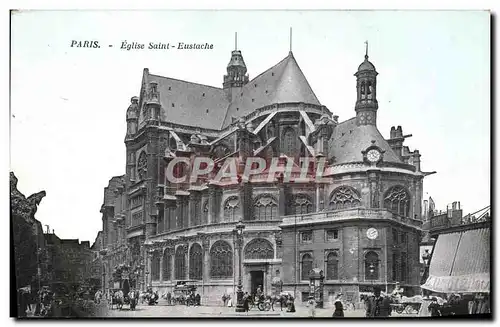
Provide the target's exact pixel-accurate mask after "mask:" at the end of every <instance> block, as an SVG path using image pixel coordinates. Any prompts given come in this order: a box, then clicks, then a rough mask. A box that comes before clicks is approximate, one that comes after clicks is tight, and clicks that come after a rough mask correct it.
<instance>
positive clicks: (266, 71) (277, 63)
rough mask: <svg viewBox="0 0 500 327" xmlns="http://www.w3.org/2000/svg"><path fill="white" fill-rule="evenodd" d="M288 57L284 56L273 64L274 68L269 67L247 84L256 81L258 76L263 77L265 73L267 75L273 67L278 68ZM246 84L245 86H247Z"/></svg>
mask: <svg viewBox="0 0 500 327" xmlns="http://www.w3.org/2000/svg"><path fill="white" fill-rule="evenodd" d="M288 57H290V55H288V56H286V57H285V58H283V59H281V60H280V61H279V62H278V63H277V64H275V65H274V66H271V67H269V68H268V69H266V70H265V71H263V72H262V73H260V74H259V75H257V76H255V77H254V78H252V79H251V80H250V81H249V82H248V84H250V83H251V82H253V81H254V80H256V79H257V78H259V77H260V76H262V75H264V74H265V73H267V72H268V71H270V70H271V69H273V68H274V67H276V66H278V65H279V64H281V63H282V62H283V61H285V60H286V59H288ZM248 84H247V85H248Z"/></svg>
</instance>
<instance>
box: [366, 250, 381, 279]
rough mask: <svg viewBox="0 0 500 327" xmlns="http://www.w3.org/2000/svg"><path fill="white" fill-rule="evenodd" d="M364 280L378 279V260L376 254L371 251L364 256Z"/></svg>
mask: <svg viewBox="0 0 500 327" xmlns="http://www.w3.org/2000/svg"><path fill="white" fill-rule="evenodd" d="M365 279H366V280H376V279H379V260H378V254H377V253H375V252H373V251H368V252H367V253H366V254H365Z"/></svg>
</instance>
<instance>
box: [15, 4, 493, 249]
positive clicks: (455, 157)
mask: <svg viewBox="0 0 500 327" xmlns="http://www.w3.org/2000/svg"><path fill="white" fill-rule="evenodd" d="M290 27H292V28H293V42H292V50H293V53H294V57H295V58H296V60H297V62H298V64H299V66H300V67H301V69H302V71H303V72H304V74H305V76H306V77H307V79H308V81H309V84H310V85H311V87H312V89H313V90H314V92H315V94H316V96H317V97H318V99H319V101H320V102H321V103H322V104H323V105H325V106H327V107H328V108H329V109H330V111H331V112H332V113H333V114H334V115H338V116H339V121H344V120H347V119H349V118H352V117H354V115H355V111H354V104H355V96H356V80H355V77H354V76H353V74H354V73H355V72H356V69H357V67H358V65H359V64H360V63H361V62H362V61H363V59H364V58H363V56H364V53H365V44H364V42H365V41H366V40H368V43H369V56H370V61H371V62H372V63H373V64H374V65H375V67H376V69H377V71H378V73H379V75H378V77H377V78H378V80H377V97H378V102H379V110H378V113H377V127H378V128H379V130H380V131H381V133H382V135H384V136H385V137H386V138H388V137H389V131H390V128H391V126H398V125H401V126H402V128H403V133H404V134H412V135H413V136H412V137H411V138H409V139H407V140H406V141H405V145H407V146H409V147H410V150H415V149H418V150H419V151H420V154H421V155H422V157H421V160H422V165H421V166H422V170H423V171H436V172H437V174H434V175H431V176H428V177H426V178H425V179H424V196H425V197H428V196H432V198H433V199H434V201H435V203H436V207H437V209H442V210H445V209H446V205H447V204H449V203H451V202H454V201H460V202H461V205H462V208H463V210H464V214H466V213H469V212H474V211H476V210H479V209H481V208H483V207H485V206H487V205H489V204H490V160H491V158H490V156H491V153H490V132H491V131H490V16H489V13H488V12H481V11H432V12H431V11H418V12H412V11H406V12H404V11H246V12H243V11H154V12H153V11H26V12H17V13H16V14H14V15H13V17H12V22H11V37H12V40H11V108H10V109H11V117H10V120H11V121H10V124H11V125H10V128H11V130H10V154H11V156H10V166H11V167H10V169H11V171H14V173H15V174H16V176H17V177H18V179H19V182H18V188H19V190H20V191H21V192H22V193H23V194H25V195H26V196H28V195H30V194H32V193H35V192H38V191H40V190H45V191H46V192H47V196H46V197H45V198H44V199H43V200H42V202H41V204H40V206H39V207H38V211H37V214H36V218H37V219H38V220H40V221H41V222H42V224H44V225H49V226H50V229H51V230H52V229H54V230H55V233H56V234H57V235H58V236H59V237H62V238H79V239H80V240H90V241H91V242H93V241H94V239H95V237H96V235H97V232H98V231H99V230H100V229H101V225H102V221H101V213H100V212H99V210H100V207H101V205H102V202H103V196H104V195H103V188H104V187H105V186H106V185H107V184H108V181H109V179H110V178H111V177H113V176H117V175H121V174H124V172H125V144H124V137H125V131H126V121H125V113H126V110H127V108H128V106H129V104H130V98H131V97H132V96H138V95H139V91H140V83H141V77H142V72H143V69H144V68H146V67H147V68H149V71H150V73H152V74H155V75H162V76H168V77H172V78H177V79H182V80H187V81H192V82H196V83H202V84H208V85H213V86H217V87H221V86H222V79H223V75H224V74H225V72H226V66H227V64H228V62H229V59H230V55H231V50H233V49H234V33H235V32H238V49H239V50H241V51H242V54H243V57H244V60H245V63H246V65H247V68H248V73H249V75H250V79H252V78H253V77H255V76H257V75H258V74H260V73H261V72H263V71H264V70H266V69H268V68H270V67H271V66H273V65H275V64H276V63H277V62H279V61H280V60H282V59H283V58H285V57H286V56H287V55H288V51H289V48H290V42H289V28H290ZM73 40H75V41H98V42H99V44H100V46H101V47H100V48H76V47H71V43H72V41H73ZM123 41H127V42H128V43H132V42H138V43H143V44H145V45H146V47H147V44H148V43H149V42H162V43H167V42H170V43H175V44H176V43H178V42H184V43H205V42H207V43H209V44H213V49H212V50H147V49H145V50H130V51H127V50H122V49H120V46H121V43H122V42H123ZM109 45H112V47H109Z"/></svg>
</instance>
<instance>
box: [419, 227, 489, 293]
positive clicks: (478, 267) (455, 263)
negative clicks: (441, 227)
mask: <svg viewBox="0 0 500 327" xmlns="http://www.w3.org/2000/svg"><path fill="white" fill-rule="evenodd" d="M490 245H491V244H490V230H489V228H481V229H473V230H467V231H461V232H455V233H449V234H441V235H439V236H438V239H437V242H436V245H435V247H434V252H433V254H432V259H431V263H430V267H429V278H427V281H426V282H425V284H424V285H422V286H421V287H422V288H425V289H428V290H431V291H434V292H439V293H475V292H488V293H489V292H490Z"/></svg>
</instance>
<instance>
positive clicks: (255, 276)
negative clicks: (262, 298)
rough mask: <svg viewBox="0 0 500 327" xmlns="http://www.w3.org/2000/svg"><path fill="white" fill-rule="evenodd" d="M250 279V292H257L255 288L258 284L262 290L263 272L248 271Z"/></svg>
mask: <svg viewBox="0 0 500 327" xmlns="http://www.w3.org/2000/svg"><path fill="white" fill-rule="evenodd" d="M250 279H251V287H252V288H251V294H255V293H256V292H257V288H258V287H259V286H260V287H261V290H262V292H264V272H263V271H261V270H258V271H255V270H254V271H251V272H250Z"/></svg>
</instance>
